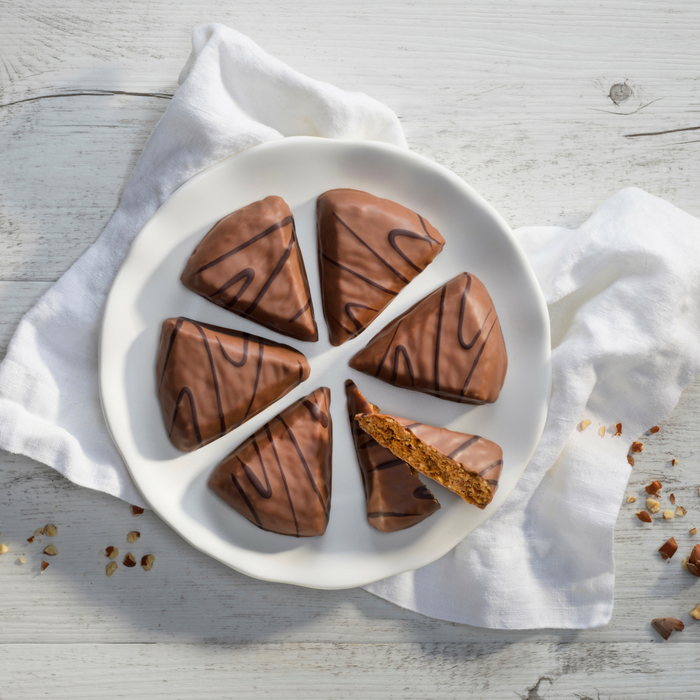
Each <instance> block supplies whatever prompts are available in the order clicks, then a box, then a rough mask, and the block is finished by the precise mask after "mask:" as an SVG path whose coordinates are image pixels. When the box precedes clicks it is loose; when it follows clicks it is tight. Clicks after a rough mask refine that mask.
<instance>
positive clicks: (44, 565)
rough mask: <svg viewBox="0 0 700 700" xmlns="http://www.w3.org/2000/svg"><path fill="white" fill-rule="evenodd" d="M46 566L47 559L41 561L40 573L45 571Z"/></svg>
mask: <svg viewBox="0 0 700 700" xmlns="http://www.w3.org/2000/svg"><path fill="white" fill-rule="evenodd" d="M48 568H49V562H47V561H42V562H41V572H40V573H42V574H43V573H44V571H46V569H48Z"/></svg>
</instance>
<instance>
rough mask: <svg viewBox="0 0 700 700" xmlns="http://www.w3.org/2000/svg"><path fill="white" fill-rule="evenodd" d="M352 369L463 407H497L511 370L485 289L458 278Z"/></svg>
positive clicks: (377, 341)
mask: <svg viewBox="0 0 700 700" xmlns="http://www.w3.org/2000/svg"><path fill="white" fill-rule="evenodd" d="M350 366H351V367H353V368H354V369H357V370H360V371H361V372H364V373H365V374H369V375H370V376H373V377H378V378H379V379H381V380H383V381H385V382H388V383H389V384H393V385H395V386H401V387H404V388H405V389H413V390H415V391H421V392H424V393H426V394H431V395H433V396H438V397H440V398H442V399H449V400H450V401H457V402H459V403H469V404H484V403H493V402H494V401H495V400H496V399H497V398H498V395H499V394H500V391H501V387H502V386H503V382H504V380H505V377H506V370H507V369H508V355H507V354H506V346H505V342H504V341H503V334H502V333H501V324H500V321H499V320H498V315H497V314H496V309H495V308H494V306H493V301H491V297H490V296H489V293H488V292H487V291H486V287H484V285H483V284H482V283H481V282H480V281H479V279H477V277H476V276H475V275H470V274H468V273H466V272H463V273H461V274H460V275H457V277H455V278H454V279H452V280H450V281H449V282H448V283H447V284H445V285H444V286H442V287H440V288H439V289H436V290H435V291H434V292H432V293H431V294H429V295H428V296H427V297H425V298H424V299H422V300H421V301H419V302H418V303H417V304H415V305H414V306H413V307H411V308H410V309H409V310H408V311H406V312H405V313H403V314H401V315H400V316H398V317H397V318H396V319H394V320H393V321H392V322H391V323H389V324H388V325H387V326H386V327H385V328H384V329H383V330H382V331H380V332H379V333H378V334H377V335H376V336H375V337H374V338H372V340H371V341H370V342H369V343H368V345H367V347H366V348H365V349H364V350H360V352H358V353H357V354H356V355H355V356H354V357H353V358H352V359H351V360H350Z"/></svg>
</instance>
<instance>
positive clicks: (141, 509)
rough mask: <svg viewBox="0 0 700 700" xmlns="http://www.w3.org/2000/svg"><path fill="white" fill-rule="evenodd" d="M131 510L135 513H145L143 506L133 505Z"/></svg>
mask: <svg viewBox="0 0 700 700" xmlns="http://www.w3.org/2000/svg"><path fill="white" fill-rule="evenodd" d="M131 512H132V513H133V514H134V515H141V513H143V508H141V506H131Z"/></svg>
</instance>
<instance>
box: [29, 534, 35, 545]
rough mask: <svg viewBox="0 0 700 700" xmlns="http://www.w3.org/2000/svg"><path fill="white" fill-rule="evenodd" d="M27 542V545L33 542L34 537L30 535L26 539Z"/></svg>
mask: <svg viewBox="0 0 700 700" xmlns="http://www.w3.org/2000/svg"><path fill="white" fill-rule="evenodd" d="M27 542H29V544H31V543H32V542H34V535H32V536H31V537H28V538H27Z"/></svg>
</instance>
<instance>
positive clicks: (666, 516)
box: [664, 510, 676, 520]
mask: <svg viewBox="0 0 700 700" xmlns="http://www.w3.org/2000/svg"><path fill="white" fill-rule="evenodd" d="M675 517H676V514H675V513H674V512H673V511H672V510H665V511H664V520H673V518H675Z"/></svg>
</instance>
